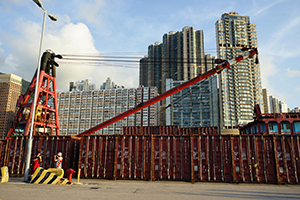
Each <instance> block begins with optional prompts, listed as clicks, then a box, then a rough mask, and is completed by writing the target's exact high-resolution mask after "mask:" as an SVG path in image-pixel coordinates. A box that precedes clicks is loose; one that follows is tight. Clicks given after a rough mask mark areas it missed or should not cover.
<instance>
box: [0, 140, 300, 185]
mask: <svg viewBox="0 0 300 200" xmlns="http://www.w3.org/2000/svg"><path fill="white" fill-rule="evenodd" d="M299 137H300V136H296V135H295V136H293V135H281V136H277V135H260V136H258V135H183V136H162V135H91V136H84V137H82V138H81V139H80V140H79V139H77V138H72V137H63V136H48V137H40V138H37V137H35V138H34V142H33V153H32V157H33V155H34V153H35V152H36V151H38V150H39V151H41V152H42V158H43V164H42V166H43V167H44V168H52V167H53V165H54V161H53V156H54V154H56V153H57V152H58V151H60V152H62V153H63V157H64V163H63V168H64V169H65V170H66V169H67V168H73V169H74V170H76V169H77V170H76V171H77V172H78V171H79V170H78V169H81V170H80V171H81V174H80V177H81V178H104V179H134V180H150V181H154V180H170V181H173V180H175V181H176V180H178V181H192V182H195V181H204V182H236V183H242V182H246V183H274V184H284V183H290V184H298V183H299V173H300V166H299V157H300V141H299ZM26 142H27V138H26V137H14V138H10V139H8V140H2V141H0V155H1V158H0V167H2V166H8V168H9V173H10V174H19V175H20V174H23V173H24V165H25V164H24V163H25V162H24V161H25V158H24V155H26V149H25V148H24V147H25V146H26Z"/></svg>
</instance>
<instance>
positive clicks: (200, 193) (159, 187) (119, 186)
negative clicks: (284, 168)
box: [0, 178, 300, 200]
mask: <svg viewBox="0 0 300 200" xmlns="http://www.w3.org/2000/svg"><path fill="white" fill-rule="evenodd" d="M73 181H74V180H73ZM75 181H76V180H75ZM80 182H81V183H82V184H74V185H34V184H29V183H24V182H23V179H22V178H10V182H8V183H0V200H14V199H18V200H19V199H24V200H40V199H42V200H47V199H51V200H53V199H58V200H65V199H72V200H74V199H84V200H86V199H109V200H112V199H155V200H159V199H163V200H168V199H170V200H171V199H172V200H174V199H189V200H190V199H251V200H252V199H300V185H271V184H231V183H206V182H197V183H194V184H193V183H189V182H168V181H153V182H148V181H135V180H116V181H114V180H101V179H81V180H80Z"/></svg>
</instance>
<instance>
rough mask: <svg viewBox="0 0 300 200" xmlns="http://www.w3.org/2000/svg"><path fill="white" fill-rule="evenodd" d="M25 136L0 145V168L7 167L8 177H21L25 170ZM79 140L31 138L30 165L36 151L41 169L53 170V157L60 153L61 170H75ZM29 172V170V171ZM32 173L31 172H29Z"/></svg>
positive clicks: (63, 137)
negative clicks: (38, 153)
mask: <svg viewBox="0 0 300 200" xmlns="http://www.w3.org/2000/svg"><path fill="white" fill-rule="evenodd" d="M27 141H28V137H27V136H16V137H11V138H9V139H8V140H4V141H1V144H0V155H1V157H0V167H2V166H7V167H8V170H9V173H10V175H23V174H24V170H25V169H24V168H25V160H26V159H25V157H26V155H27V152H26V151H27ZM79 141H80V140H79V139H76V138H73V137H68V136H45V137H37V136H35V137H33V143H32V154H31V163H32V161H33V158H34V156H35V154H36V152H37V151H40V152H41V155H42V163H41V167H43V168H54V167H55V166H54V165H55V164H54V155H57V153H58V152H62V155H63V169H64V170H67V169H69V168H73V169H77V164H78V162H74V161H73V159H77V160H78V152H76V151H78V148H77V149H76V148H75V147H76V146H78V145H76V143H78V144H79ZM30 170H31V169H30ZM30 173H32V172H30Z"/></svg>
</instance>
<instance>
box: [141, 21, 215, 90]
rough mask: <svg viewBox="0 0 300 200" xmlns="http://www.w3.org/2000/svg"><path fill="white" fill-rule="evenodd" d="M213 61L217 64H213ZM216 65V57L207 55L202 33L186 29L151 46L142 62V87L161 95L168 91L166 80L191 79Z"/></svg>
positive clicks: (170, 34)
mask: <svg viewBox="0 0 300 200" xmlns="http://www.w3.org/2000/svg"><path fill="white" fill-rule="evenodd" d="M212 61H213V62H212ZM211 62H212V63H214V57H212V56H210V55H209V54H207V55H205V53H204V37H203V31H202V30H195V29H194V27H191V26H186V27H184V28H183V29H182V31H170V32H169V33H166V34H164V35H163V42H162V43H161V42H156V43H154V44H151V45H149V47H148V55H147V56H145V58H142V59H141V60H140V85H144V86H147V87H149V86H155V87H157V88H158V93H160V94H161V93H162V92H164V91H166V85H165V81H166V79H173V80H176V81H184V80H186V81H187V80H190V79H192V78H194V77H195V76H196V75H197V74H198V73H203V72H205V70H207V68H210V67H211V65H210V67H206V65H205V64H206V63H210V64H211Z"/></svg>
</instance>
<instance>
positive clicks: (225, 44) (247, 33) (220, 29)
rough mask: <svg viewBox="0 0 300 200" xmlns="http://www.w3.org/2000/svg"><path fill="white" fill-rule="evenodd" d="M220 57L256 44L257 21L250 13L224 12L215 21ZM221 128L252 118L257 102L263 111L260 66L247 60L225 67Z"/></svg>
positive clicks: (222, 85)
mask: <svg viewBox="0 0 300 200" xmlns="http://www.w3.org/2000/svg"><path fill="white" fill-rule="evenodd" d="M215 29H216V40H217V42H216V44H217V53H218V58H220V59H224V60H230V59H233V58H235V57H236V56H238V55H240V54H241V53H242V51H241V49H242V48H243V47H257V33H256V24H253V23H251V22H250V18H249V17H248V16H244V15H239V14H238V13H236V12H230V13H225V14H223V15H222V17H221V19H220V20H218V21H217V22H216V23H215ZM219 78H220V80H219V98H220V128H221V129H235V130H236V128H237V126H238V125H239V124H247V123H249V122H251V121H253V108H254V105H256V104H259V105H260V108H261V110H262V112H263V113H264V103H263V94H262V84H261V74H260V65H259V64H258V63H256V62H255V59H254V58H252V59H247V60H243V61H241V62H239V63H237V64H236V65H235V66H234V67H232V68H230V69H225V70H223V71H222V72H221V74H220V76H219Z"/></svg>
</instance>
